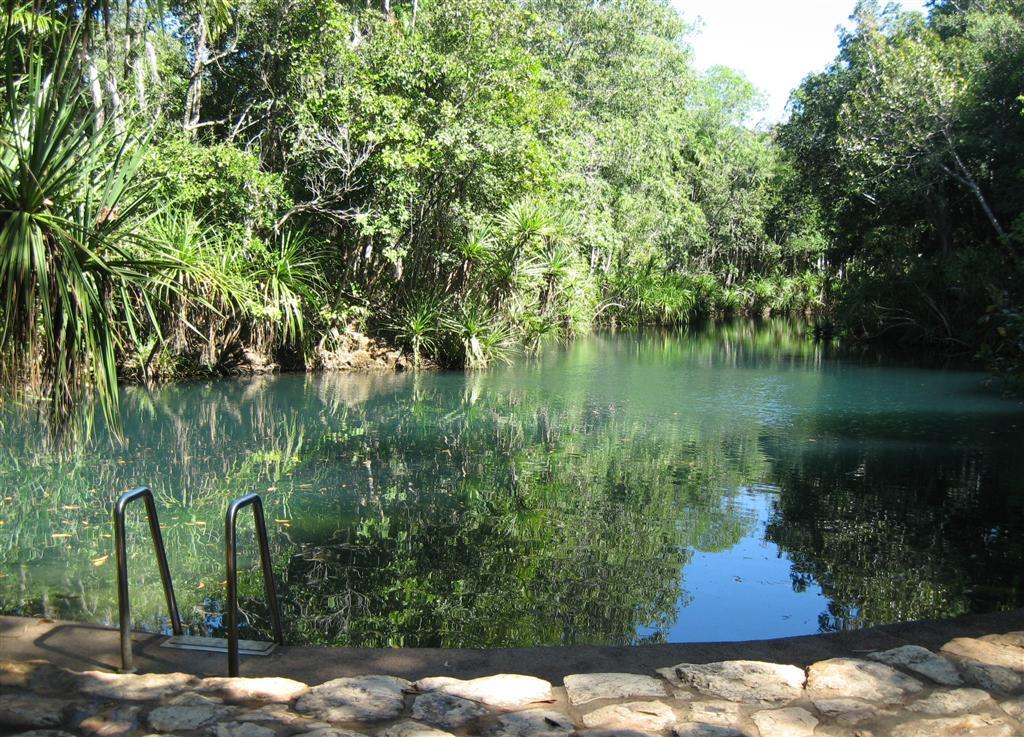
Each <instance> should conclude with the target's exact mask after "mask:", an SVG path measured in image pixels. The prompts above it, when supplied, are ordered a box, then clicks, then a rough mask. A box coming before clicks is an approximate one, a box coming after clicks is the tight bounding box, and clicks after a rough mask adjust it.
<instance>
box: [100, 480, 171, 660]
mask: <svg viewBox="0 0 1024 737" xmlns="http://www.w3.org/2000/svg"><path fill="white" fill-rule="evenodd" d="M140 497H141V498H142V499H143V501H145V503H146V516H147V517H148V518H149V533H150V537H152V538H153V548H154V549H155V551H156V562H157V566H158V567H159V569H160V581H161V583H163V586H164V598H165V599H166V600H167V611H168V613H169V614H170V615H171V629H172V630H173V631H174V634H176V635H180V634H181V632H182V629H181V617H180V616H179V615H178V602H177V601H176V600H175V598H174V585H173V584H172V583H171V571H170V569H169V568H168V567H167V553H166V552H165V551H164V539H163V536H162V535H161V534H160V520H159V519H158V518H157V514H156V503H155V502H154V501H153V492H152V491H150V490H149V487H146V486H142V487H139V488H138V489H135V490H134V491H126V492H125V493H124V494H122V495H121V498H120V499H118V500H117V504H115V505H114V555H115V556H116V558H117V613H118V618H119V619H120V625H121V671H122V672H124V673H132V672H134V670H135V668H134V667H133V666H132V635H131V625H132V621H131V620H132V615H131V604H130V602H129V601H128V545H127V538H126V536H125V513H126V510H127V507H128V504H129V503H130V502H132V501H134V500H135V499H138V498H140Z"/></svg>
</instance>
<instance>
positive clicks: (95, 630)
mask: <svg viewBox="0 0 1024 737" xmlns="http://www.w3.org/2000/svg"><path fill="white" fill-rule="evenodd" d="M1017 630H1024V608H1020V609H1014V610H1008V611H1001V612H990V613H985V614H968V615H963V616H960V617H954V618H950V619H933V620H920V621H914V622H900V623H895V624H886V625H878V626H876V627H868V628H865V629H861V630H850V631H846V632H836V633H825V634H812V635H801V636H797V637H783V638H777V639H770V640H743V641H737V642H696V643H664V644H657V645H630V646H609V645H577V646H547V647H528V648H484V649H468V648H354V647H311V646H295V645H288V646H284V647H279V648H278V649H277V650H276V651H275V652H274V654H273V655H271V656H269V657H250V658H247V659H243V661H242V674H243V675H250V676H284V677H289V678H297V679H299V680H305V681H307V682H316V681H317V678H318V675H319V674H322V676H323V677H322V678H321V680H328V679H329V678H335V677H338V676H339V675H344V676H355V675H365V674H370V673H389V674H391V675H396V676H400V677H403V678H409V679H413V680H414V679H417V678H423V677H426V676H432V675H450V676H454V677H458V678H476V677H479V676H482V675H486V674H488V673H495V672H516V673H523V674H526V675H531V676H536V677H538V678H544V679H547V680H558V679H561V678H564V677H565V676H566V675H569V674H571V673H580V672H599V671H618V670H623V671H628V672H647V671H651V670H655V669H657V668H663V667H670V666H672V665H673V664H675V663H679V662H691V663H707V662H713V661H722V660H765V661H771V662H776V663H784V664H788V665H794V666H797V667H806V666H808V665H810V664H811V663H813V662H815V661H819V660H823V659H826V658H832V657H858V654H862V653H865V652H870V651H881V650H889V649H892V648H895V647H901V646H905V645H915V646H918V647H923V648H926V649H928V650H933V651H934V650H939V649H940V648H941V647H942V646H943V645H944V644H945V643H947V642H949V641H950V640H953V639H956V638H963V637H971V638H973V637H983V636H985V635H991V634H999V633H1004V632H1010V631H1017ZM118 637H119V633H118V630H117V629H116V628H113V627H106V626H100V625H92V624H83V623H79V622H68V621H55V620H47V619H37V618H31V617H16V616H7V615H0V658H3V659H8V660H33V659H42V660H47V661H49V662H51V663H53V664H54V665H57V666H60V667H64V668H70V669H72V670H89V669H95V668H98V669H101V670H112V671H113V670H116V669H117V668H118V666H119V660H118V658H119V657H120V649H119V639H118ZM132 637H133V642H134V650H135V660H136V663H137V665H138V668H139V670H140V672H150V673H169V672H177V671H180V672H187V673H192V674H194V675H201V674H205V675H220V674H222V672H223V671H224V669H225V667H226V665H225V663H226V656H225V655H224V654H221V653H207V652H198V651H187V650H172V649H168V648H161V647H160V643H161V642H163V641H164V639H165V637H166V636H165V635H162V634H152V633H145V632H134V633H133V634H132Z"/></svg>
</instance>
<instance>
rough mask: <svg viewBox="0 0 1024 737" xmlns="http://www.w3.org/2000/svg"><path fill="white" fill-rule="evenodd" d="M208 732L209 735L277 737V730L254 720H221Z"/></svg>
mask: <svg viewBox="0 0 1024 737" xmlns="http://www.w3.org/2000/svg"><path fill="white" fill-rule="evenodd" d="M210 732H211V737H277V732H275V731H274V730H272V729H270V728H269V727H264V726H262V725H260V724H257V723H256V722H221V723H220V724H217V725H216V726H214V727H213V729H211V730H210Z"/></svg>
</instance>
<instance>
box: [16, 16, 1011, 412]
mask: <svg viewBox="0 0 1024 737" xmlns="http://www.w3.org/2000/svg"><path fill="white" fill-rule="evenodd" d="M932 5H933V7H932V8H931V11H930V14H929V16H928V18H927V19H926V18H925V17H924V16H923V15H921V14H899V13H896V12H895V11H892V10H885V11H883V10H881V9H880V8H879V7H878V6H877V4H875V3H872V2H863V3H861V4H860V5H859V6H858V9H857V13H856V16H855V24H854V26H853V29H852V30H851V31H849V32H848V33H847V34H846V35H845V36H844V38H843V41H842V47H841V51H840V56H839V57H838V58H837V60H836V62H835V63H834V64H833V65H832V66H831V67H830V68H829V69H828V70H826V71H825V72H823V73H821V74H817V75H813V76H811V77H809V78H807V80H805V82H804V83H803V85H802V86H801V87H800V89H799V90H798V91H797V92H796V93H795V98H794V104H793V117H792V119H791V120H790V121H789V122H787V123H786V124H784V125H782V126H781V127H779V128H778V129H776V130H759V129H755V128H751V127H750V126H749V125H748V121H749V120H750V118H751V116H752V115H753V114H754V113H755V111H756V110H757V109H758V105H759V96H758V93H757V91H756V90H755V89H753V88H752V87H751V85H750V84H749V83H748V82H747V81H746V80H745V79H743V78H742V77H741V76H739V75H737V74H736V73H734V72H732V71H730V70H728V69H725V68H719V67H716V68H712V69H709V70H707V71H704V72H698V71H697V70H696V69H695V67H694V65H693V63H692V59H691V55H690V51H689V47H688V44H687V38H688V34H689V33H690V29H689V28H688V26H687V25H686V24H685V23H684V21H683V20H682V18H681V17H680V16H679V14H678V13H677V12H676V10H674V9H673V7H672V6H671V5H670V4H669V3H668V2H667V1H666V0H636V1H635V2H630V3H610V2H591V1H590V0H526V1H524V2H519V3H508V2H505V1H504V0H423V2H420V0H379V1H377V0H374V2H364V1H363V0H360V1H359V2H355V1H352V2H344V1H343V2H333V1H332V2H327V1H326V0H182V1H181V2H173V3H163V2H149V1H148V0H104V1H103V2H100V3H94V2H91V0H86V1H85V2H69V3H60V4H51V3H41V2H37V3H36V4H34V5H21V4H17V3H14V4H12V3H7V4H6V6H5V7H6V12H5V16H4V23H3V34H4V35H3V46H4V79H5V82H4V84H5V95H4V99H3V102H2V108H3V109H2V114H0V282H2V284H3V287H2V288H3V298H2V300H0V320H2V323H0V324H2V333H0V359H2V377H0V379H2V382H3V384H4V385H5V386H6V387H7V388H9V389H13V390H14V391H15V393H17V394H20V395H21V396H23V397H24V396H29V397H33V398H42V399H43V400H45V406H46V407H48V408H49V410H48V416H49V417H50V418H51V422H52V424H53V427H54V428H55V429H56V430H58V431H59V430H63V429H66V428H68V427H72V426H74V425H75V422H69V421H68V418H69V417H82V416H84V415H82V414H81V413H75V412H74V410H75V408H76V407H79V406H80V405H81V400H82V399H83V398H84V397H85V396H87V395H92V394H93V393H95V394H96V395H97V396H98V397H99V399H100V401H101V404H102V406H103V408H104V411H105V414H106V416H107V420H108V422H109V423H111V424H112V425H113V426H114V427H116V426H117V422H118V416H119V415H118V407H117V391H116V386H117V384H118V382H119V381H125V380H129V381H140V382H147V383H148V382H155V381H160V380H167V379H175V378H181V377H187V376H197V375H215V374H228V373H234V372H238V371H241V370H243V369H244V367H245V366H246V365H247V363H250V362H251V361H252V356H253V355H262V356H271V357H272V358H273V360H274V361H275V362H276V363H278V364H279V365H283V366H292V367H296V368H301V367H309V368H315V366H316V361H317V359H316V356H317V355H318V352H322V351H325V350H326V351H330V350H331V349H332V348H333V347H334V346H335V345H336V344H337V343H338V341H339V340H340V338H341V337H343V336H344V335H345V334H346V333H351V332H353V331H359V332H361V333H368V334H370V335H372V336H374V337H377V338H381V339H383V340H385V341H388V342H390V343H392V344H395V345H398V346H400V347H402V348H404V349H406V350H408V351H409V353H410V354H411V356H412V361H413V363H415V364H420V363H422V362H426V361H430V362H433V363H435V364H439V365H443V366H460V367H462V366H464V367H477V366H484V365H487V364H489V363H492V362H494V361H496V360H501V359H503V358H505V357H507V356H508V355H509V354H510V352H511V351H513V350H518V349H525V350H527V351H530V350H537V349H538V348H539V347H540V346H541V345H542V344H543V343H544V342H545V341H548V340H553V339H565V338H570V337H572V336H573V335H576V334H579V333H583V332H586V331H588V330H591V329H592V328H593V327H594V326H595V325H597V324H605V325H639V324H651V323H655V324H662V325H677V324H684V323H686V322H688V321H691V320H694V319H698V318H701V317H706V316H730V315H743V314H746V315H760V314H767V313H772V312H776V313H778V312H800V313H812V314H815V315H817V316H818V318H819V319H820V320H821V323H822V325H823V329H835V330H837V331H839V332H841V333H843V334H845V335H851V336H854V337H859V338H864V339H874V338H892V339H898V340H900V341H903V342H912V343H915V344H924V343H927V344H930V345H933V346H934V345H938V346H941V347H943V348H944V349H946V350H954V351H960V352H966V353H974V352H981V353H983V354H984V355H985V357H986V358H987V359H988V361H989V363H990V365H992V366H993V367H995V368H997V369H999V370H1002V371H1004V372H1006V373H1008V374H1013V373H1014V372H1019V371H1020V369H1021V366H1022V363H1024V359H1022V355H1024V320H1022V318H1021V312H1020V307H1019V304H1020V301H1019V296H1020V275H1021V257H1020V239H1021V237H1022V234H1024V218H1021V215H1020V199H1021V187H1022V184H1021V179H1020V171H1021V168H1022V167H1021V152H1022V146H1024V119H1022V116H1021V103H1020V100H1019V99H1018V97H1017V96H1018V95H1020V94H1021V93H1022V92H1024V64H1022V63H1021V62H1022V61H1024V26H1022V18H1024V10H1022V9H1021V8H1020V7H1019V4H1018V3H1015V2H1012V0H991V1H990V2H986V3H985V4H984V5H982V4H981V3H978V2H973V1H972V0H936V1H935V2H933V4H932Z"/></svg>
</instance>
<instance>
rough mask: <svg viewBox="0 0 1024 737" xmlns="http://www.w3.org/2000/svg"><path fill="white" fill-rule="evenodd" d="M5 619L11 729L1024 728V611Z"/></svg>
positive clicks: (792, 734) (516, 735) (410, 735)
mask: <svg viewBox="0 0 1024 737" xmlns="http://www.w3.org/2000/svg"><path fill="white" fill-rule="evenodd" d="M162 640H163V637H162V636H159V635H151V634H143V633H136V634H135V635H134V645H135V658H136V665H137V667H138V669H139V673H138V674H124V675H122V674H118V673H116V672H115V669H114V665H115V663H116V656H117V653H118V648H117V644H118V633H117V631H116V630H114V629H109V628H103V627H97V626H94V625H83V624H76V623H70V622H54V621H49V620H36V619H27V618H20V617H0V687H2V690H0V733H3V734H20V735H25V737H135V736H136V735H138V736H139V737H141V736H142V735H148V734H153V733H163V734H175V735H194V736H195V737H200V736H202V737H292V736H293V735H301V736H302V737H365V736H366V735H376V737H458V736H460V735H466V736H470V735H473V736H477V735H479V736H480V737H570V736H571V735H580V737H620V736H621V737H801V736H804V735H807V736H811V735H830V736H834V737H869V736H870V737H879V736H880V735H893V737H926V736H927V737H931V736H933V735H937V736H939V737H942V736H943V735H965V734H970V735H981V736H983V737H984V736H987V735H999V736H1002V735H1006V736H1007V737H1010V736H1012V735H1024V723H1022V720H1024V609H1018V610H1015V611H1009V612H1000V613H994V614H983V615H972V616H966V617H960V618H956V619H950V620H936V621H924V622H911V623H905V624H899V625H885V626H880V627H874V628H870V629H864V630H860V631H856V632H845V633H836V634H822V635H810V636H803V637H792V638H783V639H779V640H758V641H748V642H730V643H700V644H682V645H653V646H639V647H564V648H563V647H554V648H528V649H490V650H435V649H391V650H360V649H354V648H309V647H284V648H281V649H280V650H279V651H278V652H276V653H275V654H274V655H272V656H269V657H262V658H261V657H251V658H248V659H245V660H243V663H242V674H243V677H241V678H233V679H232V678H225V677H222V674H223V672H224V669H225V667H226V658H225V657H224V656H223V655H222V654H215V653H200V652H185V651H174V650H167V649H161V648H160V647H159V644H160V642H161V641H162Z"/></svg>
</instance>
